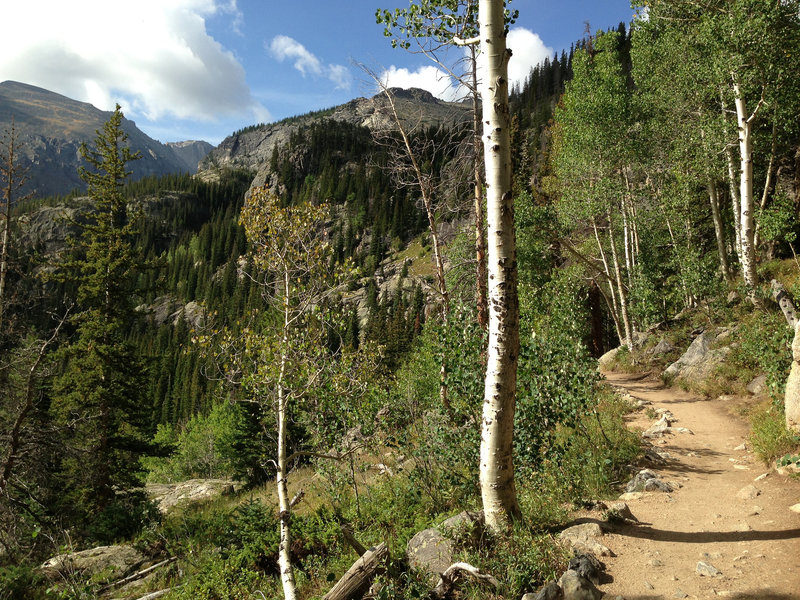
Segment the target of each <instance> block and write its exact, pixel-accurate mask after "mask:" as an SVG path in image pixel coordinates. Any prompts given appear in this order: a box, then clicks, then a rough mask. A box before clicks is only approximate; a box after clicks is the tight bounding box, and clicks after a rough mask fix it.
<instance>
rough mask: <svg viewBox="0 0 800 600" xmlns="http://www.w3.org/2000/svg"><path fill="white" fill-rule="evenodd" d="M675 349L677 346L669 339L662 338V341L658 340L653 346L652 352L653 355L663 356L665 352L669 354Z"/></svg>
mask: <svg viewBox="0 0 800 600" xmlns="http://www.w3.org/2000/svg"><path fill="white" fill-rule="evenodd" d="M674 349H675V346H673V345H672V344H670V343H669V340H667V339H666V338H665V339H662V340H661V341H660V342H658V343H657V344H656V345H655V346H653V349H652V350H651V351H650V353H651V354H652V355H653V356H663V355H664V354H669V353H670V352H672V351H673V350H674Z"/></svg>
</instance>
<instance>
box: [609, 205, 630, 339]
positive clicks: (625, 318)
mask: <svg viewBox="0 0 800 600" xmlns="http://www.w3.org/2000/svg"><path fill="white" fill-rule="evenodd" d="M608 241H609V243H610V244H611V260H613V261H614V275H615V276H616V279H617V293H619V306H620V312H621V313H622V323H623V325H624V326H625V345H626V346H627V347H628V350H633V331H632V329H631V319H630V316H629V315H628V294H627V292H626V291H625V284H624V283H623V281H622V270H621V269H620V266H619V257H618V255H617V242H616V241H615V240H614V228H613V227H612V221H611V212H610V211H609V212H608Z"/></svg>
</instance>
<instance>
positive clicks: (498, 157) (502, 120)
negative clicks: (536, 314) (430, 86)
mask: <svg viewBox="0 0 800 600" xmlns="http://www.w3.org/2000/svg"><path fill="white" fill-rule="evenodd" d="M503 9H504V2H503V0H481V2H480V5H479V21H480V41H481V55H482V56H483V57H484V60H485V61H486V63H485V66H486V71H485V73H486V76H485V78H484V81H483V82H482V84H481V98H482V100H483V144H484V164H485V166H486V192H487V193H486V205H487V233H488V254H489V260H488V264H487V267H488V269H487V270H488V276H489V287H488V292H489V346H488V349H487V363H486V380H485V387H484V400H483V419H482V427H481V453H480V461H481V463H480V483H481V498H482V500H483V511H484V515H485V517H486V524H487V526H488V527H490V528H491V529H493V530H495V531H501V530H504V529H505V528H507V527H508V525H509V524H510V521H511V520H512V519H514V518H516V517H518V516H519V515H520V509H519V504H518V502H517V492H516V487H515V485H514V463H513V459H512V449H513V439H514V411H515V402H516V391H517V358H518V356H519V299H518V296H517V251H516V236H515V232H514V201H513V196H512V191H511V140H510V125H511V118H510V113H509V106H508V60H509V58H510V56H511V53H510V51H509V50H508V49H507V48H506V35H505V20H504V10H503Z"/></svg>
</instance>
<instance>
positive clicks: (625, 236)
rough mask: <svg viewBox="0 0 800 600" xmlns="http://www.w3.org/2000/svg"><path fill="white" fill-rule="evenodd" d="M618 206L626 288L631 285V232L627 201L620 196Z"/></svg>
mask: <svg viewBox="0 0 800 600" xmlns="http://www.w3.org/2000/svg"><path fill="white" fill-rule="evenodd" d="M620 208H621V209H622V210H621V212H622V244H623V248H624V250H625V275H626V276H627V279H628V289H630V288H632V287H633V260H632V257H631V232H630V226H629V224H628V203H627V202H626V201H625V196H624V195H623V196H622V199H621V203H620Z"/></svg>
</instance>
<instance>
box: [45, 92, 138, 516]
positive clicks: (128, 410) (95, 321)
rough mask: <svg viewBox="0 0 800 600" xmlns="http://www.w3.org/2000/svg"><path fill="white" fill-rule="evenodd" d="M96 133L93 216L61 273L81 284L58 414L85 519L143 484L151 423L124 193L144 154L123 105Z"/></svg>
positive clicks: (85, 150)
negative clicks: (133, 339) (127, 128)
mask: <svg viewBox="0 0 800 600" xmlns="http://www.w3.org/2000/svg"><path fill="white" fill-rule="evenodd" d="M97 133H98V135H97V138H96V140H95V143H94V146H93V147H92V148H89V147H87V146H86V145H84V146H83V147H82V148H81V155H82V157H83V158H84V160H85V161H86V162H87V163H88V168H86V167H82V168H81V169H80V175H81V178H82V179H83V180H84V181H85V182H86V183H87V185H88V192H89V197H90V199H91V201H92V203H93V208H94V211H93V213H92V216H91V218H90V219H89V221H88V222H87V223H83V224H80V230H81V233H80V235H79V236H78V237H77V238H76V239H74V240H72V242H71V245H72V257H71V258H70V259H69V260H67V261H65V262H64V264H62V265H61V268H60V270H59V272H58V274H57V275H56V279H58V280H60V281H62V282H64V283H67V284H73V285H74V286H76V288H77V298H76V302H77V305H78V311H77V313H76V316H75V317H74V319H73V323H74V324H75V326H76V333H75V335H74V337H73V340H72V343H71V344H70V345H69V346H68V347H66V348H65V349H64V354H63V358H64V362H65V368H64V371H63V372H62V374H61V375H60V376H59V377H58V378H57V379H56V381H55V383H54V399H53V403H52V407H51V410H52V411H53V413H54V417H55V419H56V420H57V422H58V423H59V424H60V426H61V430H62V431H63V432H64V436H65V442H66V446H67V448H68V452H67V453H66V455H65V457H64V459H63V462H62V465H61V467H62V472H61V476H62V478H63V479H64V489H65V497H64V499H65V501H66V502H67V503H68V504H71V506H70V507H69V508H71V509H72V510H73V511H74V512H75V515H76V516H82V517H84V518H85V517H88V516H94V515H97V514H100V513H102V512H103V511H104V510H105V509H107V508H109V507H110V505H111V504H112V503H114V501H115V498H117V496H118V494H119V493H120V492H121V491H124V490H130V489H131V488H133V487H134V486H136V485H138V484H139V483H140V481H139V478H138V460H137V459H138V456H139V454H140V453H141V451H142V449H143V448H144V443H143V440H144V435H143V429H144V423H145V419H144V414H143V410H142V409H143V408H144V407H145V403H144V402H142V401H141V400H143V394H144V391H145V390H146V386H145V385H143V377H142V373H143V367H142V361H141V360H140V358H139V356H137V354H136V353H135V351H134V349H133V347H132V345H131V344H130V343H128V342H127V341H126V337H127V332H128V330H129V329H130V326H131V324H132V322H133V321H134V318H135V312H134V309H133V299H134V297H135V295H136V289H135V284H136V281H137V279H138V276H139V274H140V273H141V272H142V270H143V268H144V265H143V264H142V263H141V260H140V258H139V255H138V253H137V252H136V251H135V249H134V247H133V245H132V239H133V235H134V234H135V232H136V230H135V223H134V221H135V219H134V218H133V217H132V215H131V214H129V207H128V203H127V200H126V198H125V196H124V194H123V192H122V185H123V182H124V181H125V179H126V178H127V176H128V175H129V172H128V171H126V163H127V162H128V161H131V160H134V159H136V158H137V157H138V156H137V155H135V154H133V153H132V152H131V151H130V148H128V146H127V145H126V143H125V142H126V139H127V136H126V135H125V133H124V132H123V130H122V113H121V111H120V107H119V105H118V106H117V108H116V110H115V111H114V113H113V114H112V116H111V118H110V119H109V121H108V122H107V123H106V124H105V125H104V127H103V130H102V131H98V132H97Z"/></svg>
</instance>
